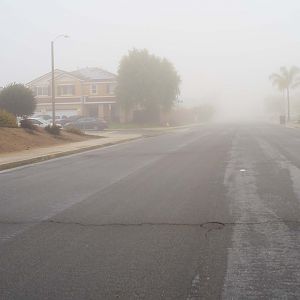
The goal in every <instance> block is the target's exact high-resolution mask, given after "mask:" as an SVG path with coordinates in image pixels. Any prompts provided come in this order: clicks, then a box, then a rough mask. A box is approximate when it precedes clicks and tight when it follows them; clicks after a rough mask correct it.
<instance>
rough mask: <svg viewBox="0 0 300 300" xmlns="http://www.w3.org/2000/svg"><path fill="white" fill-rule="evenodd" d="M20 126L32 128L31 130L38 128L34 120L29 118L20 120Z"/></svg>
mask: <svg viewBox="0 0 300 300" xmlns="http://www.w3.org/2000/svg"><path fill="white" fill-rule="evenodd" d="M20 126H21V127H22V128H26V129H30V130H36V129H37V127H36V126H35V125H33V124H32V122H31V121H30V120H28V119H26V118H25V119H23V120H21V121H20Z"/></svg>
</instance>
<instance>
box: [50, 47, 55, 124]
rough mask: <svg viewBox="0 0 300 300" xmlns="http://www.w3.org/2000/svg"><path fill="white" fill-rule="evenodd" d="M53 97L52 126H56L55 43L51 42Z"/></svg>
mask: <svg viewBox="0 0 300 300" xmlns="http://www.w3.org/2000/svg"><path fill="white" fill-rule="evenodd" d="M51 73H52V74H51V75H52V80H51V84H52V86H51V96H52V126H55V82H54V41H51Z"/></svg>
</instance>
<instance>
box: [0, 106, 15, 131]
mask: <svg viewBox="0 0 300 300" xmlns="http://www.w3.org/2000/svg"><path fill="white" fill-rule="evenodd" d="M0 127H13V128H14V127H18V125H17V120H16V117H15V116H14V115H13V114H11V113H9V112H7V111H6V110H4V109H0Z"/></svg>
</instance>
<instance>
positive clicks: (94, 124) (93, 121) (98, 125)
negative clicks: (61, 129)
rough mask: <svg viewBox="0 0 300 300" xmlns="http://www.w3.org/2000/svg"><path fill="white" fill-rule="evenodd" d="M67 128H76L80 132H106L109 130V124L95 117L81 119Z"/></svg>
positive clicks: (66, 125) (68, 124)
mask: <svg viewBox="0 0 300 300" xmlns="http://www.w3.org/2000/svg"><path fill="white" fill-rule="evenodd" d="M65 127H75V128H78V129H80V130H89V129H93V130H104V129H105V128H107V123H106V122H105V121H104V120H101V119H97V118H93V117H81V118H78V119H77V120H75V121H72V122H69V123H67V124H65Z"/></svg>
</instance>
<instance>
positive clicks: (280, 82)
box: [269, 66, 300, 121]
mask: <svg viewBox="0 0 300 300" xmlns="http://www.w3.org/2000/svg"><path fill="white" fill-rule="evenodd" d="M299 72H300V69H299V68H297V67H295V66H293V67H291V68H290V69H288V68H286V67H281V68H280V72H279V73H273V74H271V75H270V77H269V79H270V80H271V81H272V84H273V85H274V86H277V88H278V89H279V90H280V91H282V92H283V93H285V92H286V96H287V119H288V121H290V89H291V88H293V87H295V86H296V84H297V83H295V80H296V76H297V75H298V74H299Z"/></svg>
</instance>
